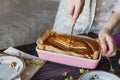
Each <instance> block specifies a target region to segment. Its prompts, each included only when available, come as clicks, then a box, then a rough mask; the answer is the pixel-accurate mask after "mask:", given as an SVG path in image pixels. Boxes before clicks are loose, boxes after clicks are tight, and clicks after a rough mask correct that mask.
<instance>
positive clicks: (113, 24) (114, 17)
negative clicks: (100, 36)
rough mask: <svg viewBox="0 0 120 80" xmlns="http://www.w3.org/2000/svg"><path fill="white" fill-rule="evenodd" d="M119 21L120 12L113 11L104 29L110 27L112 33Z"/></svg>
mask: <svg viewBox="0 0 120 80" xmlns="http://www.w3.org/2000/svg"><path fill="white" fill-rule="evenodd" d="M118 23H120V13H118V12H113V13H112V16H111V17H110V18H109V20H108V21H107V23H106V24H105V25H104V27H103V29H108V30H109V31H110V32H111V33H112V32H113V30H114V28H115V27H116V26H117V24H118Z"/></svg>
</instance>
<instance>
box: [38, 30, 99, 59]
mask: <svg viewBox="0 0 120 80" xmlns="http://www.w3.org/2000/svg"><path fill="white" fill-rule="evenodd" d="M37 48H39V49H41V50H46V51H51V52H55V53H58V54H66V55H71V56H77V57H82V58H88V59H98V57H99V54H100V46H99V43H98V41H97V40H96V39H92V38H90V37H87V36H81V35H72V38H71V42H70V35H69V34H60V33H57V32H55V31H53V30H47V31H46V33H45V34H44V35H43V36H42V37H40V38H39V39H38V40H37Z"/></svg>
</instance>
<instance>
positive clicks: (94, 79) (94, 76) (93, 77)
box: [90, 74, 99, 80]
mask: <svg viewBox="0 0 120 80" xmlns="http://www.w3.org/2000/svg"><path fill="white" fill-rule="evenodd" d="M96 79H99V77H98V76H97V75H96V74H95V75H93V76H92V77H91V78H90V80H96Z"/></svg>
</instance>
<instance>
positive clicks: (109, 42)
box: [99, 28, 116, 56]
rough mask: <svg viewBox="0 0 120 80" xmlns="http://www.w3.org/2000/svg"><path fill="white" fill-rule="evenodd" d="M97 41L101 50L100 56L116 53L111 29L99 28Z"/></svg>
mask: <svg viewBox="0 0 120 80" xmlns="http://www.w3.org/2000/svg"><path fill="white" fill-rule="evenodd" d="M99 41H100V45H101V50H102V56H114V55H116V45H115V41H114V40H113V38H112V35H111V31H110V30H109V29H107V28H103V29H101V31H100V32H99Z"/></svg>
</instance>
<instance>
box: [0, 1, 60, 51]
mask: <svg viewBox="0 0 120 80" xmlns="http://www.w3.org/2000/svg"><path fill="white" fill-rule="evenodd" d="M58 5H59V0H0V49H5V48H7V47H9V46H12V47H15V46H20V45H24V44H29V43H34V42H36V40H37V39H38V38H39V37H40V36H41V35H42V34H44V32H45V31H46V29H48V28H52V26H53V23H54V19H55V16H56V12H57V8H58Z"/></svg>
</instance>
